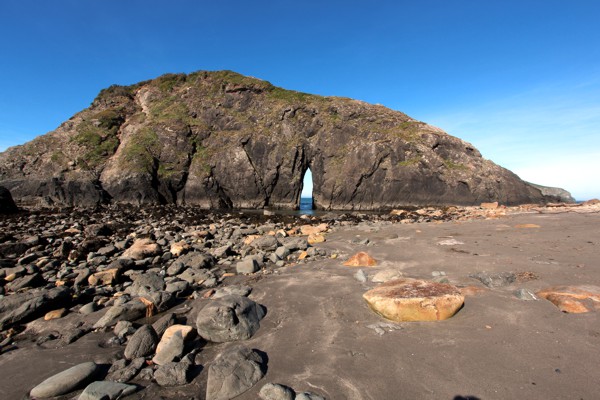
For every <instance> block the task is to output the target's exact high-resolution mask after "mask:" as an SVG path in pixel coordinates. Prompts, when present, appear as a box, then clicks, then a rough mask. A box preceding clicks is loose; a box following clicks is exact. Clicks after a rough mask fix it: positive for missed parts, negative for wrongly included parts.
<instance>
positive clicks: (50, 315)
mask: <svg viewBox="0 0 600 400" xmlns="http://www.w3.org/2000/svg"><path fill="white" fill-rule="evenodd" d="M66 314H67V309H66V308H59V309H58V310H52V311H48V312H47V313H46V315H44V321H50V320H51V319H59V318H62V317H64V316H65V315H66Z"/></svg>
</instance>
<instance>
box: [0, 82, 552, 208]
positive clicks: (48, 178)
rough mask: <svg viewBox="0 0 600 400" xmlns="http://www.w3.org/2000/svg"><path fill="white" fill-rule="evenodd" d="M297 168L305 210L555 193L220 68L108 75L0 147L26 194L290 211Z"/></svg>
mask: <svg viewBox="0 0 600 400" xmlns="http://www.w3.org/2000/svg"><path fill="white" fill-rule="evenodd" d="M309 168H310V169H311V171H312V177H313V186H314V187H313V200H314V207H315V208H317V209H326V210H334V209H337V210H380V209H392V208H398V207H402V206H409V205H449V204H458V205H471V204H480V203H482V202H493V201H498V202H499V203H500V204H506V205H510V204H519V203H539V202H546V201H556V200H557V198H555V197H553V196H544V195H543V194H542V192H541V190H540V189H538V188H535V187H533V186H532V185H530V184H528V183H526V182H523V181H522V180H521V179H519V178H518V177H517V176H516V175H515V174H513V173H512V172H510V171H508V170H506V169H504V168H501V167H499V166H498V165H496V164H494V163H492V162H491V161H488V160H485V159H483V158H482V157H481V155H480V153H479V152H478V151H477V150H476V149H475V148H474V147H473V146H472V145H470V144H469V143H466V142H464V141H462V140H460V139H458V138H456V137H453V136H450V135H448V134H447V133H445V132H443V131H442V130H440V129H438V128H435V127H433V126H430V125H427V124H426V123H423V122H420V121H416V120H414V119H412V118H410V117H409V116H407V115H405V114H403V113H401V112H398V111H393V110H390V109H388V108H385V107H383V106H378V105H371V104H367V103H364V102H361V101H356V100H351V99H346V98H338V97H322V96H315V95H310V94H305V93H299V92H294V91H289V90H284V89H281V88H278V87H275V86H273V85H271V84H270V83H269V82H266V81H262V80H259V79H254V78H249V77H245V76H242V75H239V74H236V73H233V72H230V71H219V72H196V73H192V74H189V75H184V74H178V75H174V74H168V75H164V76H161V77H159V78H157V79H154V80H151V81H146V82H141V83H138V84H135V85H132V86H126V87H125V86H111V87H110V88H108V89H105V90H103V91H102V92H100V94H99V95H98V97H97V98H96V99H95V100H94V101H93V103H92V105H91V106H90V107H89V108H87V109H85V110H83V111H81V112H80V113H77V114H76V115H74V116H73V117H72V118H71V119H69V120H68V121H66V122H64V123H63V124H62V125H61V126H60V127H58V128H57V129H56V130H55V131H53V132H50V133H48V134H46V135H43V136H40V137H38V138H36V139H34V140H33V141H31V142H29V143H26V144H24V145H22V146H16V147H13V148H10V149H8V150H7V151H6V152H4V153H2V154H0V185H2V186H5V187H7V188H8V189H9V190H10V191H11V192H12V194H13V197H14V198H15V200H16V201H17V203H18V204H21V205H26V206H34V205H52V206H72V205H79V206H93V205H97V204H101V203H117V204H136V205H143V204H185V205H195V206H200V207H203V208H264V207H270V208H285V209H294V208H298V206H299V202H300V192H301V190H302V178H303V176H304V174H305V172H306V171H307V169H309Z"/></svg>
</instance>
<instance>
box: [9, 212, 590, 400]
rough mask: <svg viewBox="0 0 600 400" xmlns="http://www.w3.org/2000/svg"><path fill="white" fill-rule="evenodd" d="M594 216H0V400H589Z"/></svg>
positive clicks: (534, 214)
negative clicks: (529, 399) (525, 399)
mask: <svg viewBox="0 0 600 400" xmlns="http://www.w3.org/2000/svg"><path fill="white" fill-rule="evenodd" d="M599 203H600V202H598V201H590V202H587V203H584V204H582V205H566V204H555V205H549V206H546V207H540V206H535V205H529V206H520V207H510V208H507V207H503V206H498V205H497V204H482V205H481V206H480V207H466V208H465V207H462V208H456V207H447V208H443V209H438V208H421V209H415V210H394V211H392V212H391V213H389V214H339V213H337V214H333V213H332V214H323V215H318V216H301V217H299V216H291V215H262V214H248V213H241V212H230V213H216V212H213V213H211V212H207V211H198V210H195V209H193V208H182V207H175V206H173V207H168V206H167V207H155V208H151V207H149V208H104V209H96V210H83V209H70V210H68V211H67V210H63V211H29V212H26V211H21V212H19V213H16V214H9V215H5V216H0V398H3V399H30V398H33V399H42V398H53V399H80V400H88V399H98V400H100V399H207V400H225V399H233V398H235V399H257V398H259V399H264V400H283V399H298V400H301V399H313V400H316V399H372V400H376V399H402V398H406V399H455V400H460V399H506V398H548V399H554V398H556V399H559V398H574V399H575V398H576V399H593V398H597V395H598V393H600V378H599V376H598V372H597V360H598V358H599V356H600V321H599V319H598V311H599V310H600V264H599V260H600V241H599V239H598V238H599V237H600V236H599V235H598V234H599V233H600V231H599V230H598V227H599V226H600V204H599Z"/></svg>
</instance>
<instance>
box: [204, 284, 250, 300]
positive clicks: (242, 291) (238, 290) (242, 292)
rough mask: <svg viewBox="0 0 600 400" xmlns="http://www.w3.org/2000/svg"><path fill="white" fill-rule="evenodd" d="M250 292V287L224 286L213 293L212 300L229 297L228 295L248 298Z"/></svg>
mask: <svg viewBox="0 0 600 400" xmlns="http://www.w3.org/2000/svg"><path fill="white" fill-rule="evenodd" d="M251 292H252V288H251V287H250V286H243V285H235V286H225V287H222V288H219V289H217V290H216V291H215V293H214V294H213V296H212V298H213V299H219V298H221V297H225V296H229V295H230V294H235V295H238V296H244V297H248V295H249V294H250V293H251Z"/></svg>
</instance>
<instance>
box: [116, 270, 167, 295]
mask: <svg viewBox="0 0 600 400" xmlns="http://www.w3.org/2000/svg"><path fill="white" fill-rule="evenodd" d="M164 288H165V280H164V278H163V277H162V276H160V275H159V274H157V273H156V272H145V273H143V274H139V275H137V276H135V277H134V278H133V284H132V285H131V286H129V287H128V288H127V289H126V290H125V292H126V293H129V294H131V295H132V296H146V295H149V294H152V293H156V292H160V291H161V290H163V289H164Z"/></svg>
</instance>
